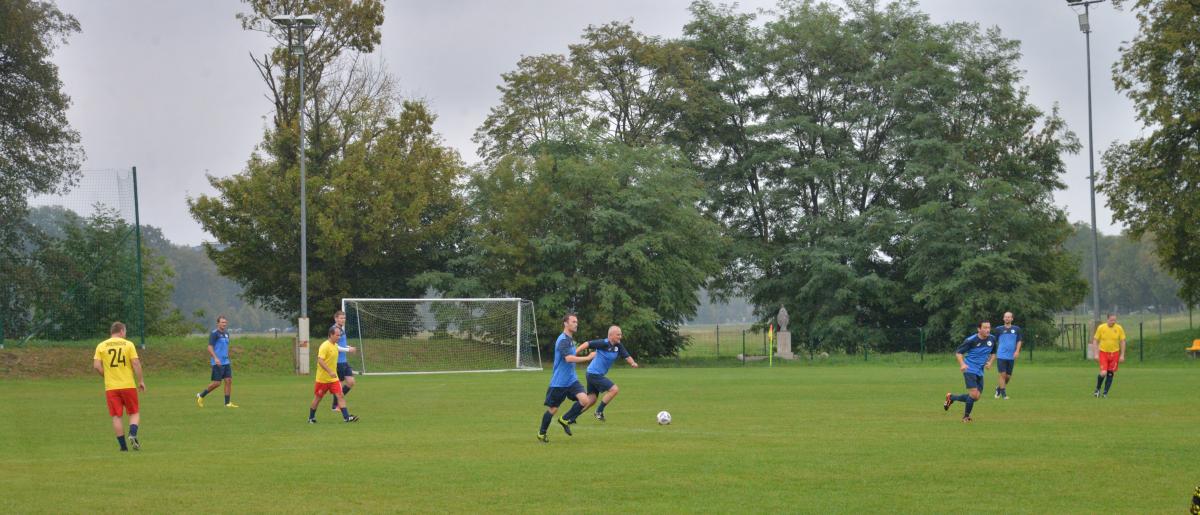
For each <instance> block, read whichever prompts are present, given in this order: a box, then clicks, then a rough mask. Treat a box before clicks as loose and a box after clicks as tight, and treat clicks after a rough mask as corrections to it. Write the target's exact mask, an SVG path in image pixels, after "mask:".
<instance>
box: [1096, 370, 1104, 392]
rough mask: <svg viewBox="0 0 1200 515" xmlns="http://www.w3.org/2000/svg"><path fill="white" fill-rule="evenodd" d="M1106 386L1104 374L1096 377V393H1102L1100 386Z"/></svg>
mask: <svg viewBox="0 0 1200 515" xmlns="http://www.w3.org/2000/svg"><path fill="white" fill-rule="evenodd" d="M1101 384H1104V374H1100V375H1098V376H1096V391H1097V392H1098V391H1100V385H1101Z"/></svg>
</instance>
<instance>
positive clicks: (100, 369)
mask: <svg viewBox="0 0 1200 515" xmlns="http://www.w3.org/2000/svg"><path fill="white" fill-rule="evenodd" d="M92 368H93V369H95V370H96V373H97V374H100V377H104V363H103V362H101V361H100V360H99V359H93V360H92Z"/></svg>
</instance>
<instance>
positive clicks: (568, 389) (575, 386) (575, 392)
mask: <svg viewBox="0 0 1200 515" xmlns="http://www.w3.org/2000/svg"><path fill="white" fill-rule="evenodd" d="M581 393H583V385H581V384H579V381H575V382H574V383H571V386H561V387H560V386H551V387H550V388H547V389H546V404H545V405H546V407H548V408H557V407H558V406H559V405H560V404H562V402H563V400H564V399H566V398H567V397H571V398H572V399H574V398H575V397H578V396H579V394H581Z"/></svg>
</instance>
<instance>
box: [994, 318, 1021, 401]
mask: <svg viewBox="0 0 1200 515" xmlns="http://www.w3.org/2000/svg"><path fill="white" fill-rule="evenodd" d="M1012 322H1013V314H1012V312H1011V311H1006V312H1005V313H1004V325H1002V326H1000V327H997V328H996V333H997V334H996V374H997V375H998V376H999V379H998V381H997V382H998V383H999V384H1000V386H997V387H996V398H997V399H1004V400H1008V383H1009V382H1011V381H1012V373H1013V367H1014V366H1016V364H1017V357H1018V356H1020V355H1021V344H1022V343H1024V340H1025V337H1024V334H1023V333H1022V332H1021V328H1020V327H1017V326H1015V325H1013V323H1012Z"/></svg>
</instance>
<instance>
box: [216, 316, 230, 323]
mask: <svg viewBox="0 0 1200 515" xmlns="http://www.w3.org/2000/svg"><path fill="white" fill-rule="evenodd" d="M222 320H224V321H226V322H228V321H229V319H228V318H225V315H217V323H218V324H219V323H221V321H222Z"/></svg>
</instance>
